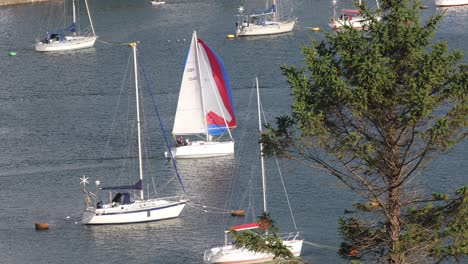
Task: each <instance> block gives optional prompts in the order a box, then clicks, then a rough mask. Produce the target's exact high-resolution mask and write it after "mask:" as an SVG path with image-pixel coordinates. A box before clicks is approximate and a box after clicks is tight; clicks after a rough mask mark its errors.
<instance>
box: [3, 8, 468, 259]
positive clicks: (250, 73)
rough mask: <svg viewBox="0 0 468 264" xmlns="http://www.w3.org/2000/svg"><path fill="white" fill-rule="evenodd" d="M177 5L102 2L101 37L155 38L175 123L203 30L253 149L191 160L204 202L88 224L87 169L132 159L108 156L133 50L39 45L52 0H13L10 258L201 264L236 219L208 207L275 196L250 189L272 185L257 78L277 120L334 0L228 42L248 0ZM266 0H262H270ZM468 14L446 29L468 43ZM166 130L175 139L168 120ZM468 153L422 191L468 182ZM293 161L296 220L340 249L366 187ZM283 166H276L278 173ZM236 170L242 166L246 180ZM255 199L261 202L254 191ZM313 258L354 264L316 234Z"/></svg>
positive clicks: (283, 214)
mask: <svg viewBox="0 0 468 264" xmlns="http://www.w3.org/2000/svg"><path fill="white" fill-rule="evenodd" d="M167 2H168V3H167V4H166V5H164V6H162V7H153V6H151V5H150V3H149V1H142V0H134V1H123V0H118V1H104V0H100V1H96V0H92V1H91V2H90V5H91V12H92V14H93V18H94V23H95V27H96V31H97V33H98V35H99V36H100V39H101V40H105V41H108V42H127V41H140V42H141V44H140V46H139V50H140V52H141V54H142V58H143V60H144V61H143V62H144V65H145V69H146V71H147V73H148V76H149V78H150V79H151V80H152V81H153V85H154V86H153V87H154V93H155V94H156V100H157V101H158V107H159V110H160V112H161V116H162V119H163V123H164V125H165V126H166V129H167V130H170V129H171V128H172V121H173V115H174V112H175V107H176V101H177V95H178V89H179V85H180V79H181V73H182V67H183V60H184V58H185V54H186V52H187V49H188V45H189V40H190V38H191V34H192V32H193V30H194V29H195V30H197V32H198V36H199V37H200V38H201V39H203V40H204V41H205V43H207V45H209V46H210V47H211V48H212V49H213V50H215V51H216V52H217V53H218V55H219V56H220V57H221V58H222V59H223V61H224V64H225V66H226V68H227V71H228V73H229V75H230V79H231V86H232V88H233V97H234V98H233V100H234V108H235V110H236V115H237V118H238V122H239V124H240V125H239V127H238V129H236V130H234V132H233V133H234V137H235V139H236V141H237V144H238V145H237V146H236V148H237V149H238V150H239V151H238V152H239V153H240V152H241V151H242V153H243V154H242V155H240V156H238V157H237V161H238V163H235V160H234V159H233V158H220V159H209V160H199V161H180V162H179V168H180V170H181V174H182V177H183V179H184V184H185V186H186V188H187V190H188V191H189V195H190V197H191V199H192V202H193V205H192V206H187V207H186V209H185V210H184V211H183V212H182V215H181V217H180V218H178V219H174V220H168V221H162V222H155V223H147V224H138V225H120V226H99V227H86V226H82V225H80V224H75V221H79V218H77V215H76V214H77V213H79V212H80V210H81V209H82V208H83V197H82V193H81V186H80V185H79V183H80V180H79V178H80V177H81V176H82V175H84V174H85V175H87V176H88V177H90V178H91V180H92V181H94V180H95V179H97V178H99V179H109V178H111V177H112V176H113V175H114V174H116V171H117V170H118V168H119V166H120V164H121V160H120V156H119V154H118V152H111V153H109V154H108V156H107V159H104V160H103V159H102V157H103V149H104V148H105V145H106V139H107V134H108V131H109V128H110V126H111V123H112V116H113V113H114V112H113V111H114V107H115V102H116V99H117V96H118V94H119V90H120V86H121V81H122V75H123V73H124V70H125V69H126V67H127V58H128V52H129V50H128V48H127V47H126V46H117V45H110V44H106V43H102V42H99V43H97V44H96V46H95V48H92V49H88V50H82V51H76V52H70V53H63V54H41V53H37V52H35V51H34V47H33V43H34V39H35V38H36V36H38V34H39V33H40V32H43V31H45V30H46V28H45V25H46V23H47V19H48V18H49V6H50V5H49V4H47V3H44V4H31V5H18V6H11V7H1V8H0V36H1V37H2V40H0V54H1V55H0V56H1V57H0V75H1V82H0V150H1V151H0V204H1V207H0V262H2V263H82V262H86V263H201V262H202V257H203V251H204V250H205V249H206V248H208V247H209V246H210V245H214V244H219V243H221V241H222V230H223V229H224V228H225V227H226V225H227V224H228V223H229V218H228V216H227V215H226V214H221V213H219V212H218V211H216V212H215V211H214V210H212V209H211V208H208V207H207V208H204V209H203V210H200V208H199V207H196V206H195V205H206V206H211V207H217V208H225V207H226V204H233V205H236V206H239V207H244V208H245V207H246V206H248V205H252V204H254V206H255V208H256V209H259V208H260V207H261V205H260V201H259V198H260V195H261V194H260V192H256V193H254V196H253V197H252V198H251V197H248V196H246V195H245V193H246V192H245V191H246V190H248V189H249V188H253V189H255V190H257V189H258V187H259V182H258V181H259V180H258V179H257V178H258V177H257V174H254V176H255V177H252V174H251V173H250V167H251V161H252V160H255V149H256V148H255V146H256V137H255V131H256V121H255V120H256V116H255V112H249V110H248V109H250V108H249V107H248V106H249V102H250V101H249V98H251V87H252V85H253V82H254V77H255V76H258V77H259V80H260V84H261V86H262V98H263V104H264V106H265V108H266V110H267V115H268V117H269V119H270V121H272V120H273V118H274V117H275V116H278V115H281V114H285V113H287V111H288V110H289V105H290V102H291V100H290V98H289V95H288V88H287V85H286V82H285V78H284V77H283V76H281V74H280V70H279V65H280V64H282V63H286V64H299V65H300V64H302V62H303V61H302V56H301V55H300V52H299V48H300V46H301V45H302V44H305V43H307V42H308V39H309V37H314V38H318V39H320V38H321V33H315V32H312V31H311V30H310V29H307V27H316V26H318V27H320V28H321V29H322V30H327V25H326V24H327V21H328V19H329V17H330V16H331V9H330V3H329V1H306V0H292V1H290V4H289V7H293V8H294V10H295V15H296V16H297V17H298V18H299V23H298V27H297V28H296V30H295V32H294V33H292V34H286V35H282V36H275V37H258V38H250V39H235V40H227V39H226V38H225V35H226V34H232V33H233V26H234V21H235V17H234V15H235V13H236V9H237V7H238V5H239V3H238V1H227V0H225V1H214V0H198V1H197V0H191V1H189V0H167ZM252 2H254V4H257V5H258V6H261V2H262V1H259V0H257V1H252ZM348 4H349V3H348ZM423 4H425V5H428V6H429V9H427V10H422V16H423V18H424V17H427V16H428V15H429V14H431V13H433V12H435V11H436V8H435V7H434V3H433V1H424V2H423ZM467 24H468V8H467V7H465V8H451V9H447V16H446V18H445V19H444V21H443V22H442V23H441V24H440V26H439V29H438V32H437V34H436V39H442V40H444V41H447V42H448V43H449V45H450V47H451V48H459V49H464V50H465V51H466V43H468V34H467V33H466V27H467ZM9 51H16V52H17V56H16V57H8V56H7V54H8V52H9ZM465 61H466V59H465ZM251 111H255V110H251ZM247 120H248V121H247ZM152 132H153V133H154V135H155V138H158V137H159V138H161V132H160V131H159V130H154V131H152ZM152 152H153V153H154V155H153V158H152V162H153V163H154V164H155V165H156V166H157V172H156V173H155V174H156V175H158V177H159V176H161V177H163V178H164V177H165V178H170V177H171V176H173V173H172V170H171V165H170V164H169V163H168V162H166V161H165V160H164V159H162V152H163V146H162V145H161V144H154V147H153V149H152ZM467 154H468V152H467V144H466V142H464V143H462V144H460V145H459V146H457V147H456V148H454V149H453V150H451V151H450V152H449V153H447V154H446V155H444V156H441V157H440V158H438V159H436V160H435V161H434V162H433V163H432V164H431V165H430V166H429V167H428V168H427V169H426V170H424V171H423V173H424V174H427V175H428V177H424V178H416V179H415V183H417V184H418V185H419V186H420V187H421V190H422V191H442V192H447V191H451V190H453V189H454V188H455V187H457V186H460V185H461V184H463V183H466V182H467V180H466V179H467V178H466V172H467V170H468V165H467V162H466V156H467ZM282 163H284V164H282V165H283V176H284V178H285V182H286V186H287V188H288V191H289V197H290V201H291V204H292V208H293V211H294V214H295V220H296V224H297V226H298V229H299V230H301V231H303V234H304V237H305V240H306V241H308V242H313V243H317V244H320V245H324V246H328V247H331V248H333V247H338V245H339V235H338V233H337V230H336V229H337V224H336V220H337V218H338V217H340V216H342V215H343V210H344V209H345V208H349V207H350V206H351V205H352V203H353V202H354V201H356V199H355V197H354V196H353V195H351V194H350V193H349V192H348V191H347V190H346V188H345V187H343V186H341V185H340V184H338V183H337V182H336V180H334V179H333V178H330V177H325V175H324V174H323V173H321V172H318V171H311V170H307V169H304V168H301V167H298V166H296V164H294V163H291V162H282ZM237 164H239V165H237ZM273 171H274V164H273V163H270V165H269V167H268V175H270V174H271V175H273ZM233 172H236V175H238V176H237V177H236V178H235V179H236V180H235V181H233V175H234V173H233ZM271 177H272V179H271V182H272V183H275V184H270V185H269V191H270V192H269V193H270V196H269V203H270V209H271V213H272V215H273V216H274V217H275V219H276V221H277V222H278V224H279V225H280V227H281V228H283V229H286V230H287V229H291V228H293V226H292V221H291V219H290V218H289V217H288V216H287V215H288V208H287V205H286V203H285V202H284V196H282V195H281V189H282V187H281V185H280V184H276V183H279V180H278V178H273V177H277V176H271ZM163 180H164V179H162V180H158V181H163ZM172 183H174V181H173V182H172ZM276 185H278V186H276ZM249 186H250V187H249ZM173 187H174V188H175V187H177V185H176V184H174V185H173ZM178 192H179V193H180V189H179V191H178ZM231 193H233V194H232V195H231ZM250 198H251V199H252V200H254V201H255V203H250V202H248V201H249V199H250ZM204 210H205V211H207V212H205V211H204ZM67 216H71V217H70V218H69V219H67V218H66V217H67ZM240 221H241V220H240ZM35 222H48V223H49V224H50V226H51V228H50V229H49V230H48V231H43V232H38V231H36V230H35V229H34V223H35ZM302 256H303V258H304V259H305V260H307V261H310V262H312V263H345V261H344V260H342V259H340V257H339V256H338V255H337V254H336V252H335V250H333V249H327V248H319V247H312V246H309V245H306V244H305V245H304V247H303V251H302Z"/></svg>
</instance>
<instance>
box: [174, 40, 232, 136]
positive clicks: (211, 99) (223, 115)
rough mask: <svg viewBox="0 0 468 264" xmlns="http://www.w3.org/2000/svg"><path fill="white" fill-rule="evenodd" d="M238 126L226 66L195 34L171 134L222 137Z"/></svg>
mask: <svg viewBox="0 0 468 264" xmlns="http://www.w3.org/2000/svg"><path fill="white" fill-rule="evenodd" d="M226 124H227V127H226ZM235 126H236V119H235V117H234V111H233V108H232V96H231V89H230V86H229V77H228V75H227V73H226V71H225V69H224V65H223V63H222V61H221V60H220V59H219V58H218V56H217V55H216V54H215V53H214V52H213V51H212V50H211V49H210V48H209V47H208V46H206V44H205V43H203V41H202V40H200V39H198V38H197V37H196V33H195V32H194V34H193V37H192V42H191V45H190V49H189V52H188V55H187V58H186V60H185V67H184V74H183V77H182V83H181V87H180V94H179V101H178V103H177V111H176V116H175V121H174V127H173V130H172V132H173V134H178V135H181V134H185V135H188V134H207V133H209V134H211V135H219V134H222V133H224V132H225V131H226V129H227V128H234V127H235Z"/></svg>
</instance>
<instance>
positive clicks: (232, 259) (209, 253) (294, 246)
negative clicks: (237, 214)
mask: <svg viewBox="0 0 468 264" xmlns="http://www.w3.org/2000/svg"><path fill="white" fill-rule="evenodd" d="M255 83H256V90H257V105H258V129H259V133H262V121H261V103H260V91H259V88H258V79H257V78H256V79H255ZM259 146H260V163H261V170H262V190H263V192H262V194H263V213H264V215H265V214H267V196H266V175H265V162H264V158H263V145H262V143H260V144H259ZM258 228H261V226H260V224H259V223H258V222H254V223H248V224H243V225H236V226H232V227H230V228H229V229H228V230H226V231H224V245H222V246H217V247H213V248H210V249H208V250H205V254H204V256H203V260H204V261H205V263H258V262H265V261H270V260H273V258H274V255H273V254H271V253H263V252H254V251H251V250H249V249H247V248H243V247H236V246H235V245H233V244H229V243H228V240H229V239H228V236H229V233H230V230H236V231H244V230H251V229H258ZM303 242H304V240H303V239H302V238H301V236H300V233H299V232H291V233H289V234H286V235H284V236H282V243H283V245H285V246H287V247H288V248H289V249H290V251H291V253H292V254H293V255H294V256H296V257H298V256H300V254H301V250H302V244H303Z"/></svg>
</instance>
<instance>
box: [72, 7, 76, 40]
mask: <svg viewBox="0 0 468 264" xmlns="http://www.w3.org/2000/svg"><path fill="white" fill-rule="evenodd" d="M72 9H73V24H75V27H76V12H75V0H73V1H72ZM73 36H76V30H75V31H74V32H73Z"/></svg>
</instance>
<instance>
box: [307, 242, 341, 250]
mask: <svg viewBox="0 0 468 264" xmlns="http://www.w3.org/2000/svg"><path fill="white" fill-rule="evenodd" d="M303 243H305V244H307V245H310V246H314V247H318V248H323V249H330V250H340V249H339V248H337V247H332V246H327V245H321V244H317V243H313V242H308V241H303Z"/></svg>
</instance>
